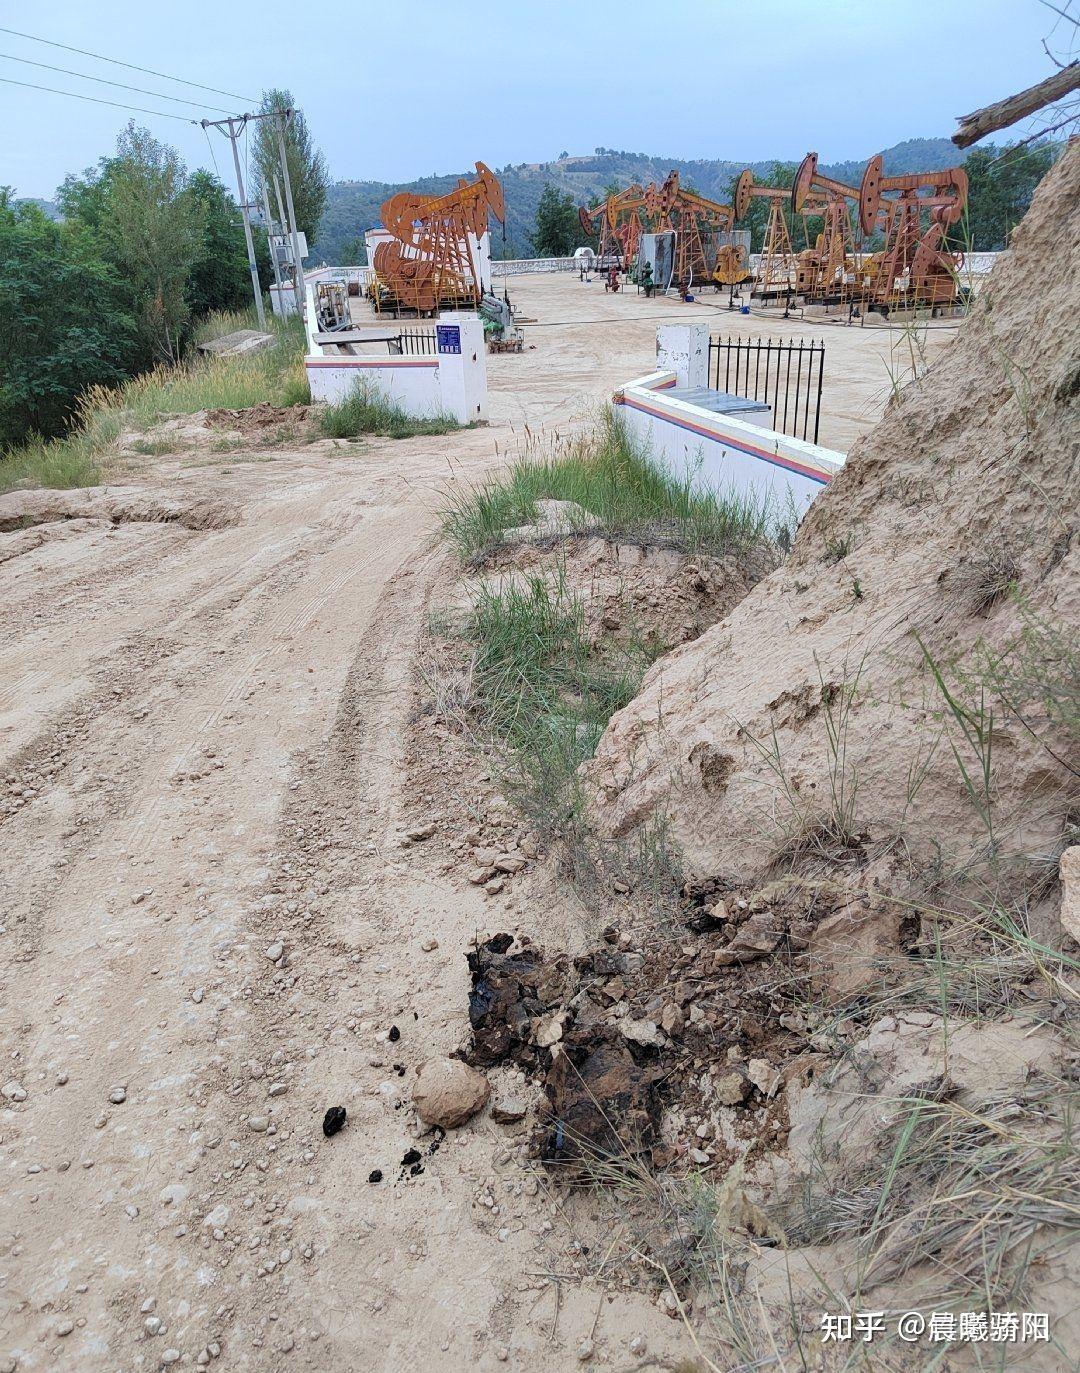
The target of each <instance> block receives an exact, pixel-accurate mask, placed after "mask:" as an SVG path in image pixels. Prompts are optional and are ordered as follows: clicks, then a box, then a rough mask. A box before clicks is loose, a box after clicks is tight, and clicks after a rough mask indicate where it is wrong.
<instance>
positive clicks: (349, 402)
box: [319, 382, 461, 439]
mask: <svg viewBox="0 0 1080 1373" xmlns="http://www.w3.org/2000/svg"><path fill="white" fill-rule="evenodd" d="M319 422H320V424H321V425H322V431H323V433H324V434H325V435H326V436H327V437H328V438H331V439H353V438H356V437H357V436H358V435H360V434H374V435H376V436H377V437H378V438H384V439H413V438H419V437H421V436H423V435H425V434H449V433H451V432H452V431H453V430H455V429H460V428H461V426H460V425H459V424H458V422H457V420H455V419H453V418H452V417H451V416H450V415H441V414H436V415H430V416H427V417H425V418H416V417H414V416H412V415H407V414H406V413H405V411H404V410H402V408H401V406H400V405H395V404H394V403H393V401H389V400H387V399H386V397H385V396H381V395H379V393H378V392H377V391H375V390H374V389H373V388H372V387H370V386H367V385H365V384H364V383H363V382H361V383H360V384H359V385H358V386H356V387H355V389H354V390H353V391H352V393H351V394H350V395H348V396H346V397H345V399H344V400H342V401H338V402H337V403H335V404H331V405H327V406H326V407H325V408H324V410H323V412H322V415H321V416H320V420H319Z"/></svg>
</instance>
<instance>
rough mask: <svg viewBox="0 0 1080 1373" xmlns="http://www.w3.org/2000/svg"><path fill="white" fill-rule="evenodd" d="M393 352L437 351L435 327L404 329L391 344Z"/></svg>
mask: <svg viewBox="0 0 1080 1373" xmlns="http://www.w3.org/2000/svg"><path fill="white" fill-rule="evenodd" d="M390 351H391V353H394V354H398V353H406V354H416V353H425V354H426V353H436V352H438V349H437V348H436V346H435V330H434V329H402V330H401V332H400V333H399V334H398V336H397V339H396V341H395V342H393V343H391V345H390Z"/></svg>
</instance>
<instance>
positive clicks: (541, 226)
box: [532, 185, 581, 257]
mask: <svg viewBox="0 0 1080 1373" xmlns="http://www.w3.org/2000/svg"><path fill="white" fill-rule="evenodd" d="M580 239H581V222H580V220H579V219H578V212H577V207H576V206H575V204H574V197H573V196H572V195H571V194H570V192H569V191H558V190H556V189H555V187H554V186H552V185H547V186H545V187H544V192H543V194H542V195H541V197H540V200H539V203H538V204H537V206H536V224H535V227H534V229H533V231H532V244H533V252H535V253H536V255H537V257H569V256H570V254H571V253H572V252H573V251H574V249H575V248H576V247H578V245H579V241H580Z"/></svg>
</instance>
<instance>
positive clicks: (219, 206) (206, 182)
mask: <svg viewBox="0 0 1080 1373" xmlns="http://www.w3.org/2000/svg"><path fill="white" fill-rule="evenodd" d="M188 192H189V194H190V195H191V196H192V198H193V199H194V200H195V202H196V204H197V205H198V206H199V207H200V211H201V217H202V243H201V245H200V248H199V253H198V256H197V257H196V258H195V260H194V262H193V263H192V264H191V270H190V272H189V273H188V279H187V287H186V298H187V303H188V305H189V306H190V308H191V312H192V314H193V315H195V316H199V315H205V314H208V313H209V312H210V311H211V310H238V309H241V308H242V307H243V306H245V305H250V304H251V273H250V271H249V270H248V260H247V245H246V244H245V242H244V222H243V219H242V218H241V215H240V210H239V207H238V206H237V204H236V202H235V201H234V200H233V198H232V196H231V195H229V193H228V191H227V190H226V189H225V187H224V186H223V185H222V184H221V182H220V181H219V180H218V179H217V177H216V176H212V175H211V174H210V173H209V172H205V171H198V172H195V173H194V174H193V175H192V177H191V179H190V181H189V182H188ZM264 242H265V239H264ZM257 259H258V254H256V260H257ZM268 265H269V264H268Z"/></svg>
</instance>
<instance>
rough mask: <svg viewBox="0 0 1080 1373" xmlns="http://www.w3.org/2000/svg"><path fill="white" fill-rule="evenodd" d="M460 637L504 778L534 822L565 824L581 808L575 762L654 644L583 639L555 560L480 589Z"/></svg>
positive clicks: (635, 683)
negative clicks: (550, 571) (467, 643)
mask: <svg viewBox="0 0 1080 1373" xmlns="http://www.w3.org/2000/svg"><path fill="white" fill-rule="evenodd" d="M468 637H469V638H470V639H471V640H472V641H473V643H474V645H475V654H476V656H475V665H474V677H473V685H474V691H475V695H476V697H477V700H478V704H479V705H480V707H481V709H482V712H483V717H484V720H485V724H486V726H487V728H488V729H489V730H490V731H491V732H492V733H493V734H494V735H495V737H496V738H497V739H498V741H499V742H500V743H501V744H502V745H503V746H504V747H505V748H506V749H508V750H509V752H510V754H511V755H512V757H513V759H514V761H515V763H516V765H517V769H516V770H517V774H518V775H517V777H516V778H513V779H511V780H512V781H514V782H515V785H516V789H517V790H518V791H519V792H520V793H521V796H520V799H521V801H522V803H523V808H524V809H526V810H527V811H528V812H530V813H531V814H532V815H533V818H534V819H535V820H536V821H537V823H539V824H540V826H541V828H542V829H544V830H546V831H549V832H550V831H553V830H554V831H565V827H566V826H568V825H570V824H571V823H572V821H573V820H574V818H575V816H576V815H577V813H578V810H579V797H578V788H577V769H578V767H579V766H580V765H581V763H583V762H584V761H585V760H586V759H587V758H591V757H592V755H593V753H594V752H595V750H596V745H597V744H598V742H599V740H600V736H601V735H602V734H603V732H604V730H605V728H606V727H607V723H608V721H609V720H610V719H611V716H612V715H613V714H614V713H615V712H616V711H617V710H621V709H622V708H623V706H625V705H628V704H629V702H630V701H631V700H632V699H633V698H634V696H635V695H636V694H637V692H638V689H639V687H640V686H641V679H642V677H643V676H644V674H645V670H646V669H647V668H648V666H649V664H650V663H651V662H652V661H653V659H654V658H655V657H656V656H657V654H658V652H659V647H658V646H653V647H650V646H649V645H647V644H645V643H644V642H643V641H640V640H636V639H632V640H630V641H619V642H616V641H615V640H614V639H612V638H610V637H608V638H605V639H602V640H601V641H599V642H597V643H591V644H590V642H589V640H588V638H587V635H586V627H585V613H584V606H583V603H582V601H581V599H580V598H579V597H578V596H576V595H574V594H573V592H571V591H570V589H569V588H568V587H567V584H566V577H565V568H561V567H560V568H559V569H558V570H557V573H556V575H555V578H554V580H549V579H545V578H544V577H542V576H530V577H528V578H525V579H524V580H519V579H508V580H507V581H505V582H503V583H502V584H501V585H499V586H497V587H491V586H485V587H482V588H481V589H480V590H479V592H478V593H477V595H476V598H475V601H474V605H473V612H472V620H471V624H470V626H469V629H468Z"/></svg>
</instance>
